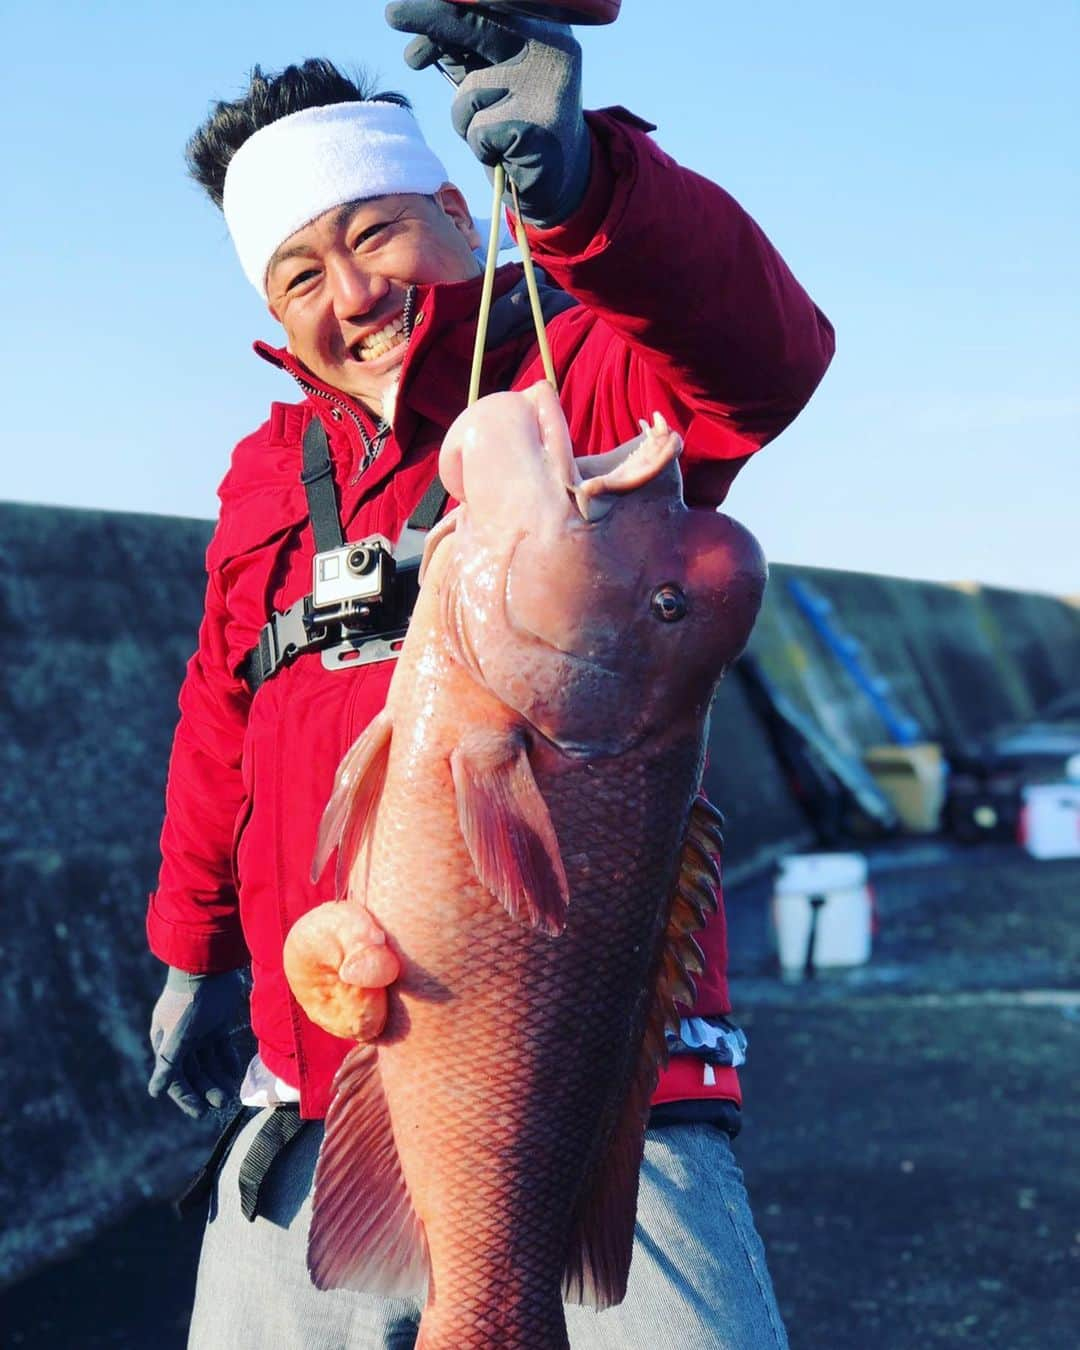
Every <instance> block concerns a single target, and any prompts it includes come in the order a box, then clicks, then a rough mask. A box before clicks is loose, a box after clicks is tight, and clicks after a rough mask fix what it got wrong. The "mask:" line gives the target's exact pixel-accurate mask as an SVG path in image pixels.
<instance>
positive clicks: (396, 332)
mask: <svg viewBox="0 0 1080 1350" xmlns="http://www.w3.org/2000/svg"><path fill="white" fill-rule="evenodd" d="M404 329H405V315H404V314H399V315H398V316H397V318H396V319H394V320H393V321H392V322H391V323H388V324H387V325H386V327H385V328H380V329H379V331H378V332H377V333H372V334H370V336H368V337H366V338H364V339H363V340H362V341H360V342H358V343H357V345H356V355H357V357H358V358H359V359H360V360H361V361H374V360H375V358H376V357H378V356H385V355H386V353H387V352H388V351H390V349H391V348H392V347H396V346H397V345H398V344H397V341H396V339H397V338H398V337H399V336H400V335H401V333H402V332H403V331H404Z"/></svg>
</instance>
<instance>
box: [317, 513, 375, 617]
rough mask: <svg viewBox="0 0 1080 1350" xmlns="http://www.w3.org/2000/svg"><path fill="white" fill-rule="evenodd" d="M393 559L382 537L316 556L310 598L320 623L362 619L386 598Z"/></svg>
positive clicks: (361, 541) (329, 550)
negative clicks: (373, 606)
mask: <svg viewBox="0 0 1080 1350" xmlns="http://www.w3.org/2000/svg"><path fill="white" fill-rule="evenodd" d="M393 573H394V557H393V554H392V552H391V550H390V543H389V541H388V540H386V539H384V538H383V537H382V535H378V534H375V535H372V536H371V538H370V539H361V540H359V541H358V542H356V543H352V544H342V546H341V547H340V548H331V549H327V550H326V552H325V553H316V555H315V560H314V563H313V566H312V585H311V599H312V606H313V608H314V610H315V611H317V614H318V618H319V620H320V621H326V622H330V621H332V620H341V621H347V620H348V619H349V618H352V617H361V618H365V617H367V615H368V614H370V612H371V606H372V605H378V604H381V603H382V601H383V600H384V599H385V598H386V591H387V588H388V585H389V582H390V581H391V580H392V578H393Z"/></svg>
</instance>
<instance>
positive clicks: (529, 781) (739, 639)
mask: <svg viewBox="0 0 1080 1350" xmlns="http://www.w3.org/2000/svg"><path fill="white" fill-rule="evenodd" d="M459 423H460V424H461V425H460V426H459V425H458V424H455V426H454V427H451V428H450V431H449V432H448V434H447V438H446V441H445V442H444V445H443V449H442V452H441V454H440V461H439V472H440V475H441V477H442V479H443V481H444V483H445V484H446V487H447V490H448V491H449V492H450V493H451V495H452V496H454V497H455V498H457V499H458V500H459V501H461V502H462V506H461V507H460V508H459V510H458V512H457V513H456V514H455V516H454V517H452V518H451V519H450V520H448V521H446V522H443V523H442V524H441V525H440V526H438V527H437V528H436V530H435V531H434V532H433V536H432V540H431V541H430V542H429V546H428V551H427V555H426V571H425V573H424V574H423V579H422V585H421V590H420V595H419V599H418V603H417V607H416V611H415V613H414V615H413V619H412V622H411V624H410V628H409V633H408V636H407V638H406V641H405V644H404V647H403V650H402V653H401V656H400V659H399V662H398V666H397V669H396V672H395V675H394V679H393V680H392V682H391V686H390V690H389V695H388V699H387V705H386V709H385V710H384V712H382V713H380V714H379V715H378V716H377V717H376V719H375V720H374V721H373V723H372V724H371V726H370V727H369V728H368V729H367V731H365V732H364V734H363V735H362V736H361V738H360V740H359V741H358V742H357V743H356V745H355V746H354V747H353V748H352V750H350V752H349V754H348V755H347V756H346V758H345V760H344V761H343V763H342V766H341V768H340V769H339V771H338V778H337V781H336V784H335V791H334V796H333V798H332V800H331V803H330V805H329V806H328V808H327V813H326V816H325V817H324V822H323V827H322V829H321V831H320V842H319V847H318V850H317V859H316V862H317V865H319V864H320V863H321V862H323V861H325V858H326V856H327V854H328V852H329V851H330V850H331V849H332V848H333V846H334V845H339V846H340V848H339V875H340V874H341V873H342V871H343V872H344V874H345V875H346V876H347V877H348V879H349V880H348V897H347V899H346V901H345V902H344V903H341V902H337V903H331V904H328V905H322V906H320V907H318V908H317V909H315V910H313V911H311V912H310V913H309V914H307V915H305V916H304V917H303V918H302V919H300V920H299V921H298V922H297V924H296V925H294V928H293V929H292V931H291V932H290V934H289V935H288V938H287V941H286V947H285V964H286V971H287V973H288V976H289V980H290V984H291V985H292V988H293V991H294V993H295V994H296V997H297V999H298V1001H299V1002H300V1004H301V1006H302V1007H303V1008H304V1009H305V1011H306V1012H307V1013H308V1014H309V1015H310V1016H311V1017H313V1018H314V1019H315V1020H317V1021H318V1022H319V1024H320V1025H321V1026H323V1027H325V1028H326V1029H327V1030H328V1031H331V1032H332V1033H333V1034H336V1035H343V1036H352V1037H354V1038H356V1039H357V1040H358V1041H359V1044H357V1046H356V1048H355V1049H353V1050H351V1051H350V1052H349V1054H348V1055H347V1056H346V1058H345V1061H344V1063H343V1065H342V1068H341V1070H340V1072H339V1074H338V1077H337V1079H336V1081H335V1089H334V1095H333V1100H332V1102H331V1106H330V1110H329V1113H328V1115H327V1121H326V1130H325V1134H324V1139H323V1144H322V1149H321V1152H320V1157H319V1163H318V1167H317V1170H316V1179H315V1197H314V1208H313V1218H312V1227H311V1234H310V1239H309V1251H308V1261H309V1268H310V1270H311V1272H312V1277H313V1279H314V1280H315V1282H316V1284H317V1285H319V1287H321V1288H336V1287H346V1288H355V1289H360V1290H365V1291H368V1292H371V1293H381V1294H401V1293H412V1294H418V1293H420V1292H421V1290H422V1288H423V1286H424V1285H425V1284H426V1287H427V1302H426V1305H425V1308H424V1312H423V1316H422V1318H421V1324H420V1332H419V1339H418V1342H417V1344H418V1346H420V1347H423V1350H495V1348H496V1347H517V1346H520V1347H523V1348H525V1347H527V1350H565V1347H566V1345H567V1338H566V1327H565V1318H564V1314H563V1308H562V1299H563V1294H564V1286H565V1290H566V1293H567V1296H568V1297H570V1298H572V1299H578V1300H580V1301H582V1302H586V1303H591V1304H593V1305H594V1306H596V1307H599V1308H603V1307H605V1306H608V1305H609V1304H611V1303H614V1302H618V1301H619V1299H621V1298H622V1296H623V1294H624V1292H625V1287H626V1279H627V1275H628V1273H629V1264H630V1254H631V1250H632V1245H633V1231H634V1218H635V1207H636V1196H637V1183H638V1172H639V1169H640V1165H641V1157H642V1151H643V1145H644V1131H645V1124H646V1119H647V1115H648V1109H649V1101H650V1097H651V1094H652V1091H653V1088H654V1086H655V1081H656V1073H657V1068H658V1061H659V1059H660V1058H661V1057H662V1056H663V1054H664V1053H665V1045H664V1035H663V1027H664V1025H665V1023H670V1022H671V1020H672V1018H675V1017H677V1011H676V1005H675V999H676V998H677V997H682V998H685V997H687V996H692V983H691V981H690V978H689V975H688V972H692V971H693V970H695V969H700V962H697V963H695V949H694V947H693V942H692V937H691V936H690V935H691V934H692V933H693V931H695V929H696V928H698V927H700V926H701V923H703V922H704V919H703V913H704V911H705V910H706V909H708V908H710V907H711V908H715V896H714V895H713V893H712V890H711V884H712V882H713V881H715V880H716V872H715V865H714V864H713V863H712V862H711V861H710V857H709V853H710V849H713V848H714V847H715V846H716V844H717V840H718V835H717V832H716V828H715V821H712V820H711V819H710V818H709V813H708V810H707V809H706V808H703V807H701V806H699V805H698V804H696V801H695V798H696V793H697V789H698V786H699V783H700V776H701V766H702V755H703V745H704V742H705V727H706V720H707V710H708V705H709V701H710V698H711V694H712V690H713V688H714V687H715V683H716V680H717V679H718V678H719V675H720V674H721V673H722V671H723V669H724V668H725V666H726V665H727V664H728V663H729V662H730V660H732V659H733V658H734V656H735V655H737V653H738V651H739V650H740V649H741V647H742V646H743V644H744V643H745V641H746V638H747V636H748V635H749V631H750V627H751V624H752V621H753V617H754V615H755V613H756V611H757V607H758V604H759V602H760V598H761V591H762V588H763V586H764V564H763V560H762V559H761V555H760V551H759V550H758V549H757V546H756V544H755V543H754V541H753V540H752V538H751V537H750V536H749V535H748V534H747V533H746V532H745V531H743V530H742V529H741V527H739V526H737V525H735V523H734V522H732V521H730V520H728V519H727V518H726V517H722V516H719V515H717V514H715V513H712V512H703V511H688V510H687V508H686V507H685V505H684V504H683V502H682V497H681V480H680V478H679V474H678V469H677V466H676V465H675V463H674V459H675V455H676V454H677V453H678V449H679V444H680V443H679V441H678V437H677V436H675V435H674V434H673V433H672V432H671V431H670V430H669V429H668V428H667V426H666V425H665V424H663V422H662V420H659V419H658V420H657V421H656V423H655V424H654V426H653V427H652V428H650V429H648V430H646V431H645V433H644V434H643V436H642V437H641V438H639V441H638V442H635V443H631V445H630V446H627V447H622V448H621V449H620V450H619V451H615V452H612V453H611V454H610V455H608V456H603V457H599V459H598V462H597V464H596V465H594V466H592V470H591V476H587V477H585V478H583V477H582V474H581V472H580V471H579V468H578V464H576V463H575V462H574V460H573V457H572V448H571V446H570V442H569V434H568V432H567V430H566V424H565V419H564V418H563V417H562V413H561V409H559V406H558V403H557V400H556V399H555V395H554V394H553V392H552V391H551V389H550V388H549V387H548V386H546V385H539V386H536V387H535V388H534V389H532V390H529V391H526V392H525V393H523V394H521V393H518V394H499V395H492V396H490V397H489V398H487V399H483V400H481V401H480V402H479V403H478V404H476V405H475V406H474V408H472V409H471V410H470V411H469V412H468V413H466V414H464V415H463V417H462V418H461V419H459ZM496 431H497V432H498V436H496V435H495V434H494V433H495V432H496ZM581 463H582V464H585V463H586V462H585V461H582V462H581ZM683 620H685V623H684V622H682V621H683ZM669 925H670V931H669ZM697 955H698V957H699V956H700V953H698V954H697Z"/></svg>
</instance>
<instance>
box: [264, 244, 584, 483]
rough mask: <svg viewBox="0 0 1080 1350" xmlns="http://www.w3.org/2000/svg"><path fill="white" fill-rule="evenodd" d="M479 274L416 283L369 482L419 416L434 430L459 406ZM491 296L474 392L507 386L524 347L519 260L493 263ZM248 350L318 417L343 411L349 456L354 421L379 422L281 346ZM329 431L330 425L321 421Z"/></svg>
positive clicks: (556, 299)
mask: <svg viewBox="0 0 1080 1350" xmlns="http://www.w3.org/2000/svg"><path fill="white" fill-rule="evenodd" d="M483 280H484V279H483V277H482V276H476V277H470V278H469V280H468V281H455V282H438V283H436V284H433V285H429V286H418V287H417V292H416V308H415V313H416V317H415V319H414V323H413V332H412V337H411V338H410V340H409V347H408V350H407V352H406V353H405V360H404V362H403V364H402V368H401V383H400V386H399V388H398V396H397V403H396V407H395V412H394V425H393V436H392V437H391V439H390V440H389V442H388V443H387V445H386V446H385V448H384V449H383V451H382V453H381V454H380V455H379V457H378V458H377V459H376V460H375V462H374V464H373V465H372V466H371V468H370V469H369V470H368V471H367V473H366V474H365V481H367V482H369V483H370V485H371V486H374V485H375V483H376V482H378V481H381V480H382V479H383V478H384V477H386V476H387V475H388V474H389V473H390V472H391V471H392V470H393V469H394V468H396V466H397V465H398V464H399V463H400V462H401V460H402V458H403V452H404V449H406V448H407V447H409V446H410V445H411V444H412V441H413V437H414V435H415V432H416V430H417V427H418V425H419V424H420V423H421V422H430V423H433V424H434V425H435V426H436V427H437V428H439V429H440V434H441V433H442V432H444V431H445V430H446V428H447V427H449V425H450V423H451V422H452V421H453V420H454V418H455V417H456V416H457V415H458V413H459V412H461V411H462V409H463V408H464V407H465V404H466V400H467V396H468V373H469V369H470V365H471V362H472V350H473V343H474V340H475V334H476V315H477V313H478V311H479V308H480V293H481V290H482V288H483ZM494 295H495V302H494V304H493V306H492V317H491V322H490V324H489V329H488V349H487V352H486V353H485V356H484V369H483V374H482V379H481V386H480V392H481V394H487V393H491V392H493V391H494V390H496V389H501V388H505V387H506V386H507V383H508V382H509V379H510V378H512V375H513V371H514V370H515V369H516V367H517V365H518V364H519V362H520V359H521V355H522V350H523V347H527V346H528V345H529V344H530V343H531V341H532V319H531V315H530V312H529V308H528V300H527V297H526V295H525V286H524V282H523V279H522V269H521V267H520V265H518V264H517V263H507V264H505V265H504V266H502V267H500V268H499V269H498V271H497V272H496V273H495V288H494ZM542 301H543V307H544V311H545V315H546V317H548V318H551V317H553V316H554V314H556V313H558V312H560V311H561V310H562V309H566V308H568V307H569V306H570V305H573V304H574V303H576V302H575V301H574V300H573V299H572V298H571V297H570V296H568V295H567V294H566V293H565V292H563V291H560V290H557V289H556V288H554V287H551V286H550V285H545V286H544V287H543V288H542ZM255 351H256V353H257V354H258V355H259V356H261V357H262V358H263V360H265V361H269V362H270V363H271V364H272V365H275V366H277V367H278V368H279V369H281V370H284V371H286V372H287V373H288V374H290V375H292V377H293V378H294V379H295V380H296V381H297V382H298V383H299V384H300V387H301V388H302V389H303V390H304V393H305V394H306V395H307V401H308V403H309V405H311V407H312V409H313V410H314V411H315V412H316V413H317V414H320V415H322V416H323V419H324V421H325V420H326V413H327V411H328V410H329V409H330V408H333V407H338V408H340V409H341V410H342V413H343V414H347V415H343V416H342V417H341V419H340V423H339V425H340V426H341V427H342V428H343V429H344V432H345V434H346V435H347V436H348V437H349V439H350V442H351V444H352V448H353V454H354V455H355V454H357V452H358V451H359V449H360V444H359V443H360V439H361V438H360V435H359V432H358V430H357V424H361V425H363V427H364V430H365V432H366V434H367V435H368V436H374V435H375V433H376V430H377V428H378V426H379V422H378V419H377V418H376V417H375V415H374V414H373V413H371V412H370V411H369V410H368V409H367V408H366V407H365V406H364V405H363V404H361V403H360V402H359V401H358V400H357V399H355V398H353V397H351V395H349V394H346V393H344V392H343V391H342V390H340V389H335V388H334V387H333V386H332V385H328V384H326V383H324V382H323V381H321V380H318V379H317V378H316V377H315V376H314V375H312V373H311V372H310V371H309V370H308V369H307V367H306V366H304V365H303V364H302V363H301V362H300V361H298V360H297V359H296V357H295V356H293V355H292V353H291V352H290V351H289V350H288V349H287V348H284V347H272V346H270V344H269V343H266V342H256V343H255ZM336 420H337V419H335V421H336ZM328 430H330V431H332V430H333V428H332V427H330V426H328ZM369 475H370V477H369Z"/></svg>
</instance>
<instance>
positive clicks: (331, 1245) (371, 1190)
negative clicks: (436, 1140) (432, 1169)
mask: <svg viewBox="0 0 1080 1350" xmlns="http://www.w3.org/2000/svg"><path fill="white" fill-rule="evenodd" d="M378 1064H379V1056H378V1051H377V1050H376V1049H375V1047H374V1046H370V1045H360V1046H357V1047H356V1049H355V1050H351V1051H350V1052H349V1054H348V1055H346V1057H345V1061H344V1063H343V1064H342V1066H341V1068H340V1069H339V1070H338V1075H337V1078H336V1079H335V1080H334V1096H333V1100H332V1101H331V1103H330V1110H329V1112H328V1113H327V1117H326V1133H325V1135H324V1136H323V1142H322V1147H321V1149H320V1150H319V1161H318V1165H317V1167H316V1169H315V1196H314V1201H313V1206H312V1216H311V1230H310V1232H309V1235H308V1270H309V1271H310V1272H311V1279H312V1282H313V1283H314V1284H315V1286H316V1288H318V1289H354V1290H358V1291H363V1292H366V1293H372V1294H380V1295H383V1296H385V1297H409V1296H422V1295H423V1291H424V1288H425V1286H426V1284H427V1279H428V1266H429V1262H428V1250H427V1239H426V1237H425V1234H424V1226H423V1224H422V1223H421V1222H420V1220H419V1219H418V1218H417V1216H416V1212H415V1210H414V1209H413V1206H412V1201H411V1199H410V1198H409V1192H408V1188H407V1186H406V1184H405V1178H404V1177H403V1175H402V1172H401V1163H400V1161H399V1159H398V1155H397V1149H396V1147H395V1146H394V1135H393V1130H392V1129H391V1124H390V1112H389V1109H388V1107H387V1104H386V1094H385V1093H384V1091H383V1086H382V1080H381V1078H380V1076H379V1067H378Z"/></svg>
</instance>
